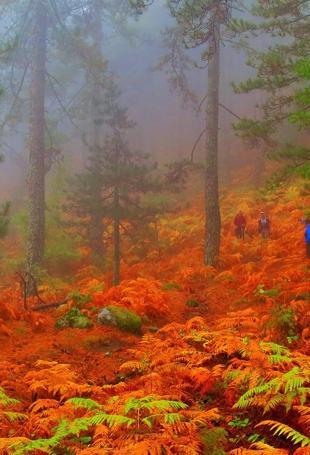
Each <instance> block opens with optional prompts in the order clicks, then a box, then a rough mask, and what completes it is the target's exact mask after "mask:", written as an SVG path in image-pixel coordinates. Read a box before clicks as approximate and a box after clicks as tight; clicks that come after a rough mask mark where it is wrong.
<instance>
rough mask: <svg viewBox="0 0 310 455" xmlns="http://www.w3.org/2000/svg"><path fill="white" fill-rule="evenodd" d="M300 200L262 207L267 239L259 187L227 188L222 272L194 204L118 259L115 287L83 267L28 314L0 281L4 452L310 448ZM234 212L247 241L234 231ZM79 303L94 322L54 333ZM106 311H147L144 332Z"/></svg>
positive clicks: (243, 454) (0, 443) (279, 453)
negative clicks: (206, 250) (208, 259)
mask: <svg viewBox="0 0 310 455" xmlns="http://www.w3.org/2000/svg"><path fill="white" fill-rule="evenodd" d="M274 198H276V196H274ZM279 198H281V200H280V201H279ZM297 205H298V207H301V208H302V207H306V205H307V201H306V198H302V197H301V196H300V197H299V199H298V204H296V200H295V201H291V200H285V197H284V196H283V195H281V194H279V195H278V199H277V200H276V202H275V201H273V200H270V201H267V202H265V209H266V211H268V213H269V215H270V216H271V219H272V223H273V230H272V237H271V239H269V240H268V241H263V240H261V239H259V238H258V237H257V235H256V222H255V217H256V216H257V211H258V209H257V207H258V205H257V201H256V200H255V197H254V195H250V194H249V195H247V196H243V197H242V199H241V198H239V199H238V197H237V196H236V195H233V194H229V195H227V196H226V197H225V199H224V200H223V213H224V214H225V218H224V228H223V244H222V255H221V264H220V266H219V268H218V270H215V269H213V268H211V267H204V266H203V265H202V237H203V219H202V217H201V212H200V210H199V207H197V208H195V207H194V208H192V209H189V210H187V211H185V212H184V213H179V214H178V215H176V216H175V217H174V218H173V219H172V220H169V221H168V220H167V219H162V220H160V222H159V233H160V238H163V239H164V240H165V241H164V242H163V244H162V246H161V245H157V246H156V249H155V248H154V250H153V251H149V252H148V257H147V258H146V259H145V261H143V262H139V261H135V260H132V261H128V262H127V263H125V262H124V263H123V264H122V270H123V274H124V280H123V281H122V283H121V285H120V286H118V287H109V277H107V276H102V277H100V276H98V275H97V276H96V277H93V276H91V270H90V269H89V268H86V267H85V269H82V270H81V271H80V272H79V274H78V276H77V278H76V283H75V285H74V290H75V291H74V292H72V289H71V290H70V289H68V292H69V291H71V294H70V295H71V297H70V299H69V301H68V302H67V303H66V304H65V305H63V306H61V307H60V308H58V309H56V310H50V311H48V312H44V313H42V312H35V311H31V309H29V308H28V309H25V308H24V306H23V301H22V299H21V296H20V292H19V289H18V285H17V283H16V285H15V284H14V285H13V286H12V287H10V288H7V289H2V290H1V296H0V339H1V353H0V454H3V455H6V454H16V455H19V454H38V455H40V454H44V453H50V454H77V455H101V454H104V455H105V454H116V455H118V454H124V455H126V454H128V455H130V454H142V455H143V454H145V455H148V454H149V455H160V454H180V455H182V454H184V455H187V454H188V455H189V454H190V455H195V454H197V455H199V454H206V455H222V454H225V453H230V454H231V455H252V454H253V455H259V454H260V455H289V454H293V453H294V454H295V455H309V453H310V449H309V447H310V439H309V437H310V434H309V427H310V407H309V402H308V397H309V382H310V381H309V378H310V361H309V357H308V354H309V348H310V331H309V322H310V313H309V265H307V261H306V258H305V252H304V245H303V226H302V224H301V223H300V222H299V221H298V220H299V218H300V217H301V216H302V215H303V211H302V209H297V208H296V206H297ZM239 206H242V208H243V209H245V210H246V211H247V214H248V217H249V226H248V235H247V238H246V240H245V241H244V242H240V241H237V240H236V239H235V238H234V236H233V229H232V226H231V220H232V217H233V215H234V213H233V212H232V207H237V208H239ZM161 248H162V251H161ZM128 254H129V252H128ZM129 262H130V265H129ZM102 283H104V286H102ZM48 293H49V294H48ZM47 295H48V297H49V298H50V299H53V298H54V297H55V296H53V295H52V291H51V290H47ZM86 296H87V298H86ZM84 297H85V298H84ZM32 304H33V305H36V302H33V303H32V302H30V303H29V305H30V307H31V305H32ZM76 305H78V306H79V309H80V310H81V312H82V314H84V315H85V316H87V317H88V318H89V319H90V320H91V321H92V323H93V325H92V326H91V327H90V328H88V329H84V330H83V329H73V328H66V329H64V330H59V331H57V330H56V329H55V328H54V325H55V320H56V319H58V318H59V317H61V316H62V315H64V314H65V313H66V312H67V311H68V310H70V309H72V308H73V307H75V306H76ZM107 305H114V306H120V307H125V308H127V309H129V310H131V311H135V312H136V313H137V314H139V315H140V316H141V317H142V320H143V334H142V336H137V335H133V334H127V333H125V332H120V331H119V330H118V329H117V328H115V327H109V326H99V325H98V324H97V321H96V315H97V313H98V311H99V310H100V309H101V308H103V307H105V306H107Z"/></svg>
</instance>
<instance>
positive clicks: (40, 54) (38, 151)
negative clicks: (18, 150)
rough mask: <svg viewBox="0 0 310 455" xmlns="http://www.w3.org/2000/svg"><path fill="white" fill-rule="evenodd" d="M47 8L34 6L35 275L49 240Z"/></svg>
mask: <svg viewBox="0 0 310 455" xmlns="http://www.w3.org/2000/svg"><path fill="white" fill-rule="evenodd" d="M46 41H47V9H46V5H45V2H44V0H37V1H36V4H35V6H34V23H33V31H32V63H31V71H32V80H31V87H30V97H31V112H30V127H29V136H30V137H29V139H30V150H29V176H28V194H29V237H28V252H27V264H28V269H29V271H30V272H31V273H32V274H34V275H35V269H36V267H38V266H40V265H41V264H42V261H43V258H44V244H45V165H44V158H45V109H44V107H45V78H46V76H45V67H46V52H47V42H46Z"/></svg>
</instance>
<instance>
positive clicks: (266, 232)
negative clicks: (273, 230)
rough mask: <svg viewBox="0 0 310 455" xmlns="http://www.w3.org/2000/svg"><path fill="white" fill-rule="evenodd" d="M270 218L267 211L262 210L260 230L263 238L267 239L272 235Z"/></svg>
mask: <svg viewBox="0 0 310 455" xmlns="http://www.w3.org/2000/svg"><path fill="white" fill-rule="evenodd" d="M270 226H271V223H270V219H269V218H268V216H267V215H266V214H265V212H260V217H259V220H258V232H259V234H260V235H261V236H262V238H263V239H267V238H268V237H269V236H270Z"/></svg>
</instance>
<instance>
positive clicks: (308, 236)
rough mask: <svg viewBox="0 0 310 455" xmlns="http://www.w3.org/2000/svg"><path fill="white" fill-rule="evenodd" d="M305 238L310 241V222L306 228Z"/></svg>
mask: <svg viewBox="0 0 310 455" xmlns="http://www.w3.org/2000/svg"><path fill="white" fill-rule="evenodd" d="M305 240H306V243H310V224H308V225H307V226H306V229H305Z"/></svg>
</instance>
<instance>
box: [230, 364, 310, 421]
mask: <svg viewBox="0 0 310 455" xmlns="http://www.w3.org/2000/svg"><path fill="white" fill-rule="evenodd" d="M303 375H304V376H303ZM307 381H308V379H307V372H302V371H301V370H300V368H298V367H294V368H292V369H291V370H290V371H288V372H287V373H285V374H284V375H283V376H281V377H277V378H274V379H272V380H270V381H269V382H267V383H263V384H260V385H258V386H256V387H253V388H252V389H249V390H247V391H246V392H245V393H244V394H243V395H242V396H241V397H240V398H239V400H238V401H237V403H236V404H235V405H234V408H239V409H244V408H248V407H249V406H251V405H253V404H254V402H255V400H256V398H257V397H258V396H262V395H263V394H264V396H262V397H261V398H262V400H261V401H259V403H260V405H263V403H264V399H263V398H265V402H266V403H267V404H266V405H265V407H264V406H263V407H264V412H267V411H269V410H271V409H274V407H276V406H278V405H281V404H283V405H285V407H286V410H287V411H289V410H290V409H291V407H292V404H293V401H294V399H295V398H299V401H300V403H301V404H304V403H305V402H306V398H307V394H308V393H309V391H310V389H309V388H308V387H304V384H305V383H307ZM273 394H274V396H272V395H273ZM280 397H282V400H280ZM256 403H257V401H256Z"/></svg>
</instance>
